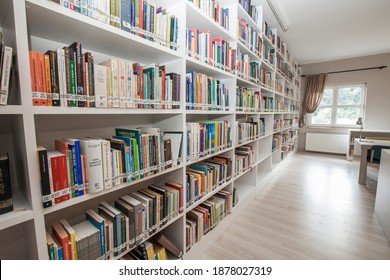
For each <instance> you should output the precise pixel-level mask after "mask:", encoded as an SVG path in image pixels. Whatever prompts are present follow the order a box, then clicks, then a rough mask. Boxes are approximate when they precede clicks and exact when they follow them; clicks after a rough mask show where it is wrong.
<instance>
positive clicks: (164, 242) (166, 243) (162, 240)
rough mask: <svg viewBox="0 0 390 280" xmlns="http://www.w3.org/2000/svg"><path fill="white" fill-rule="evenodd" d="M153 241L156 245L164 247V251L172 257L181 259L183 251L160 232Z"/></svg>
mask: <svg viewBox="0 0 390 280" xmlns="http://www.w3.org/2000/svg"><path fill="white" fill-rule="evenodd" d="M153 240H155V241H156V242H157V243H159V244H160V245H161V246H163V247H165V249H166V250H168V251H169V252H171V253H172V254H173V255H175V256H176V257H178V258H181V257H182V256H183V251H182V250H180V249H179V248H178V247H177V246H176V245H175V244H174V243H173V242H172V241H171V240H170V239H169V238H168V237H167V236H166V235H164V234H163V233H161V232H158V233H157V234H156V235H155V236H154V237H153Z"/></svg>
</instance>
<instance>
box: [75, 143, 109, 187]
mask: <svg viewBox="0 0 390 280" xmlns="http://www.w3.org/2000/svg"><path fill="white" fill-rule="evenodd" d="M80 151H81V153H82V154H84V155H85V156H86V160H87V165H86V169H87V172H88V184H89V192H90V193H97V192H100V191H102V190H104V178H103V162H102V143H101V140H100V139H88V138H87V139H82V140H80Z"/></svg>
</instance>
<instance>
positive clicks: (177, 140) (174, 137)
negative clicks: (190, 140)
mask: <svg viewBox="0 0 390 280" xmlns="http://www.w3.org/2000/svg"><path fill="white" fill-rule="evenodd" d="M164 138H165V139H170V140H171V157H172V160H173V161H174V162H176V161H178V160H179V159H180V158H181V149H182V142H183V132H182V131H165V132H164Z"/></svg>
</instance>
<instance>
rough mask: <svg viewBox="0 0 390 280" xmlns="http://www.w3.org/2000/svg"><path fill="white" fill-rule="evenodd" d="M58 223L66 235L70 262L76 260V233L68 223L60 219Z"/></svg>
mask: <svg viewBox="0 0 390 280" xmlns="http://www.w3.org/2000/svg"><path fill="white" fill-rule="evenodd" d="M59 222H60V224H61V225H62V226H63V227H64V229H65V231H66V232H67V233H68V238H69V243H70V249H71V250H70V251H71V256H72V260H77V248H76V232H75V231H74V229H73V228H72V226H71V225H70V224H69V223H68V221H67V220H65V219H61V220H59Z"/></svg>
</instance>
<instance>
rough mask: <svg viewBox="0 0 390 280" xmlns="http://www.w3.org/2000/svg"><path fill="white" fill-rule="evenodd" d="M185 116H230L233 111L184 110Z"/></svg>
mask: <svg viewBox="0 0 390 280" xmlns="http://www.w3.org/2000/svg"><path fill="white" fill-rule="evenodd" d="M185 112H186V115H231V114H233V113H234V112H233V111H205V110H186V111H185Z"/></svg>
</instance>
